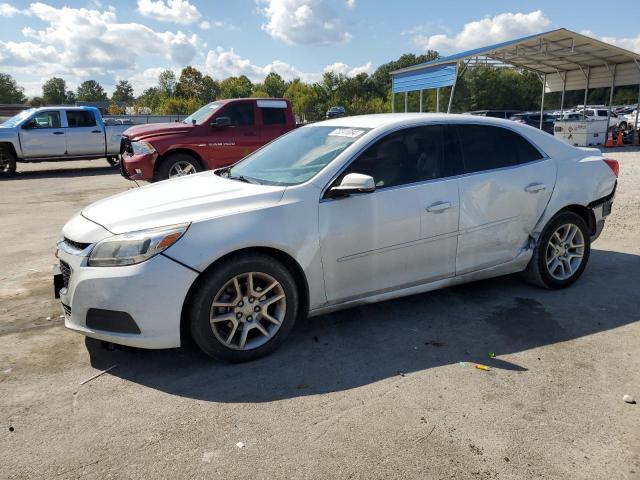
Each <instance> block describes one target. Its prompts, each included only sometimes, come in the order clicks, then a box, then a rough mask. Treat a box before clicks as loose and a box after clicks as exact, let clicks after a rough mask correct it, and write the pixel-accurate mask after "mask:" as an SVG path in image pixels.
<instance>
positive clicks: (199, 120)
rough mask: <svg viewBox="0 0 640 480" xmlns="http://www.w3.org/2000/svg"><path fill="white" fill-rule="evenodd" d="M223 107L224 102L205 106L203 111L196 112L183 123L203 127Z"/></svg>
mask: <svg viewBox="0 0 640 480" xmlns="http://www.w3.org/2000/svg"><path fill="white" fill-rule="evenodd" d="M222 105H224V102H213V103H210V104H208V105H205V106H204V107H202V108H201V109H199V110H196V111H195V112H193V113H192V114H191V115H189V116H188V117H187V118H185V119H184V120H183V121H182V123H188V124H192V123H195V124H196V125H202V124H203V123H204V122H205V121H206V120H207V119H208V118H209V117H211V115H213V113H214V112H215V111H216V110H217V109H218V108H220V107H221V106H222Z"/></svg>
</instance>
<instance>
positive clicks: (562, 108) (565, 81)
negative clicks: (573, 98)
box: [560, 72, 567, 118]
mask: <svg viewBox="0 0 640 480" xmlns="http://www.w3.org/2000/svg"><path fill="white" fill-rule="evenodd" d="M566 89H567V72H564V78H563V79H562V96H561V97H560V118H562V117H564V92H565V90H566Z"/></svg>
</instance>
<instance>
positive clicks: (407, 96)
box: [404, 92, 409, 113]
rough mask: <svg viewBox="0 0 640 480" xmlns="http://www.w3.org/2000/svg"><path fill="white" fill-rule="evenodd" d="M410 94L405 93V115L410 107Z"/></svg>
mask: <svg viewBox="0 0 640 480" xmlns="http://www.w3.org/2000/svg"><path fill="white" fill-rule="evenodd" d="M408 99H409V92H404V113H407V112H408V110H407V106H408V105H409V100H408Z"/></svg>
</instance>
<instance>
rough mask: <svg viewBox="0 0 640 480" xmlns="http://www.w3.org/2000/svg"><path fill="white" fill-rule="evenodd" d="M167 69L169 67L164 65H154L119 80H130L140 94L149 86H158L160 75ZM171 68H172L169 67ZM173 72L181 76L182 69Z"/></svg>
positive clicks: (136, 92)
mask: <svg viewBox="0 0 640 480" xmlns="http://www.w3.org/2000/svg"><path fill="white" fill-rule="evenodd" d="M165 70H167V68H162V67H154V68H147V69H145V70H143V71H142V72H138V73H136V74H134V75H131V76H127V77H122V78H119V79H118V80H128V81H129V83H130V84H131V86H132V87H133V92H134V94H135V95H140V94H142V92H144V91H145V90H146V89H147V88H150V87H157V86H158V76H159V75H160V74H161V73H162V72H164V71H165ZM169 70H170V69H169ZM173 73H174V74H175V75H176V78H178V77H179V76H180V70H179V69H178V70H173Z"/></svg>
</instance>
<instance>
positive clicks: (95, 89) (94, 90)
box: [78, 80, 109, 102]
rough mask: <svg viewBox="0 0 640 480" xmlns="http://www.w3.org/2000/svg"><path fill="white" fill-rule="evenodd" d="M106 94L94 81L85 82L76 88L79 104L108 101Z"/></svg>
mask: <svg viewBox="0 0 640 480" xmlns="http://www.w3.org/2000/svg"><path fill="white" fill-rule="evenodd" d="M108 98H109V97H107V94H106V93H105V91H104V88H102V85H100V84H99V83H98V82H96V81H95V80H86V81H84V82H82V83H81V84H80V86H79V87H78V101H80V102H100V101H105V100H108Z"/></svg>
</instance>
